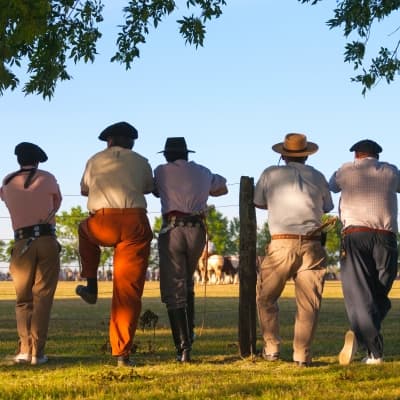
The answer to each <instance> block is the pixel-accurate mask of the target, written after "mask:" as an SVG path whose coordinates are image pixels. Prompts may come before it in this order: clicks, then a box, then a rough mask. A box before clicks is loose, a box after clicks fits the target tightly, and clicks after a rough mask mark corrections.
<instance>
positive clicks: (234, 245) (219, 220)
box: [0, 206, 341, 270]
mask: <svg viewBox="0 0 400 400" xmlns="http://www.w3.org/2000/svg"><path fill="white" fill-rule="evenodd" d="M87 216H88V213H87V212H86V211H83V210H82V208H81V207H80V206H76V207H72V208H71V209H70V210H69V211H62V212H61V213H60V214H59V215H57V216H56V222H57V237H58V240H59V242H60V243H61V245H62V251H61V263H62V265H63V266H77V267H78V268H79V270H80V259H79V250H78V225H79V222H80V221H82V220H83V219H84V218H86V217H87ZM329 217H332V216H331V215H326V216H325V217H324V221H325V219H326V218H329ZM206 223H207V231H208V238H209V240H211V241H212V242H213V243H214V245H215V248H216V251H217V253H218V254H221V255H238V254H239V231H240V229H239V228H240V221H239V218H237V217H234V218H233V219H228V218H227V217H226V216H224V215H223V214H222V213H221V212H220V211H218V210H217V209H216V208H215V207H214V206H210V207H209V209H208V213H207V218H206ZM161 224H162V218H161V216H160V217H156V218H155V220H154V224H153V232H154V237H155V239H157V237H158V234H159V232H160V229H161ZM340 229H341V226H340V223H336V224H335V225H334V226H333V227H331V228H330V229H329V230H328V232H327V240H326V245H325V248H326V250H327V253H328V264H329V265H332V266H335V265H337V264H338V261H339V247H340ZM270 239H271V235H270V232H269V229H268V223H267V222H266V223H264V224H263V225H262V226H261V227H259V229H258V232H257V255H258V256H261V257H262V256H264V255H265V247H266V245H267V243H269V241H270ZM12 245H13V241H8V242H6V241H0V260H1V261H8V259H9V256H10V252H11V249H12ZM112 257H113V249H112V248H109V247H105V248H103V249H102V254H101V260H100V267H101V268H105V267H107V268H111V266H112ZM150 266H151V267H157V266H158V252H157V240H154V241H153V243H152V250H151V255H150Z"/></svg>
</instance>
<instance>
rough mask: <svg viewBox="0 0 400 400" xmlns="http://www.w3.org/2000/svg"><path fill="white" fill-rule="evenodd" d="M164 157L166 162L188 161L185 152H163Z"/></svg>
mask: <svg viewBox="0 0 400 400" xmlns="http://www.w3.org/2000/svg"><path fill="white" fill-rule="evenodd" d="M164 157H165V159H166V160H167V161H168V162H174V161H176V160H186V161H187V160H188V153H187V151H165V152H164Z"/></svg>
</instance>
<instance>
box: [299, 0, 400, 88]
mask: <svg viewBox="0 0 400 400" xmlns="http://www.w3.org/2000/svg"><path fill="white" fill-rule="evenodd" d="M298 1H300V2H301V3H311V4H312V5H315V4H317V3H319V2H321V1H323V0H298ZM399 8H400V0H342V1H337V5H336V8H335V9H334V11H333V13H334V16H333V18H331V19H330V20H329V21H327V25H328V26H329V28H331V29H334V28H340V27H341V28H342V29H343V34H344V36H345V37H346V38H348V39H349V38H350V36H351V35H355V36H357V39H356V40H350V41H349V42H348V43H347V44H346V46H345V52H344V60H345V61H346V62H349V63H351V64H353V66H354V69H355V70H356V71H357V72H358V73H357V75H356V76H354V77H353V78H351V79H352V81H354V82H358V83H360V84H361V85H362V88H363V89H362V93H363V95H365V93H366V91H367V90H368V89H371V88H372V87H374V86H375V85H376V84H377V83H378V82H379V81H380V80H382V79H384V80H386V82H387V83H391V82H392V81H393V80H394V78H395V75H396V74H399V72H400V59H399V55H398V49H399V45H400V39H399V32H400V25H397V26H394V27H393V29H392V31H390V32H388V36H390V37H391V38H392V46H391V48H390V49H389V48H387V47H385V46H381V47H380V49H379V51H378V54H376V55H375V56H374V57H372V58H371V60H370V61H368V60H366V54H367V47H368V44H369V41H370V37H371V35H372V28H373V27H374V25H375V24H377V23H379V22H381V21H382V20H383V19H385V18H387V17H388V16H389V15H391V14H392V13H393V12H395V11H397V10H398V9H399Z"/></svg>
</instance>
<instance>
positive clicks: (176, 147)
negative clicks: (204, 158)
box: [159, 137, 195, 153]
mask: <svg viewBox="0 0 400 400" xmlns="http://www.w3.org/2000/svg"><path fill="white" fill-rule="evenodd" d="M159 153H195V151H193V150H188V148H187V146H186V140H185V138H184V137H169V138H167V140H166V142H165V146H164V150H161V151H159Z"/></svg>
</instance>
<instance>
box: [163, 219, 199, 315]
mask: <svg viewBox="0 0 400 400" xmlns="http://www.w3.org/2000/svg"><path fill="white" fill-rule="evenodd" d="M205 242H206V232H205V229H204V227H203V226H176V227H174V228H172V229H170V230H169V231H167V232H164V233H160V235H159V237H158V252H159V257H160V291H161V300H162V302H163V303H165V304H166V306H167V309H169V310H172V309H176V308H182V307H183V308H184V307H186V306H187V304H186V302H187V296H188V293H191V292H193V291H194V283H193V274H194V271H195V269H196V266H197V263H198V261H199V258H200V256H201V253H202V251H203V249H204V245H205Z"/></svg>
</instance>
